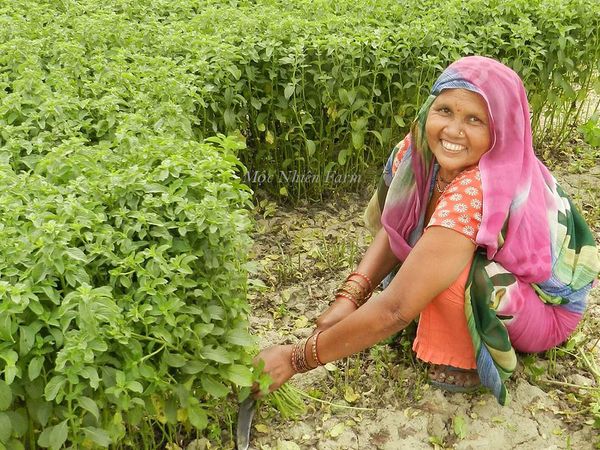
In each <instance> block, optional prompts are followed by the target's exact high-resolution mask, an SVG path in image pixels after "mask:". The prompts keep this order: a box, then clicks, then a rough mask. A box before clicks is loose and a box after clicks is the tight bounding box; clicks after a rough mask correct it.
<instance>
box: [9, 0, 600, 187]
mask: <svg viewBox="0 0 600 450" xmlns="http://www.w3.org/2000/svg"><path fill="white" fill-rule="evenodd" d="M0 11H2V12H3V15H1V16H0V22H3V23H2V24H3V27H2V29H1V31H0V67H3V70H2V71H0V89H4V91H5V93H6V95H4V96H3V98H2V99H1V102H0V120H1V121H2V124H3V126H2V133H0V145H2V146H3V147H5V148H7V149H9V150H10V151H11V152H12V153H13V155H15V159H14V161H13V164H15V165H21V166H26V167H27V168H31V167H33V166H34V165H35V163H36V159H37V158H38V155H39V154H43V153H44V152H46V151H47V150H48V149H49V148H52V147H53V146H55V145H56V144H57V143H60V142H64V140H65V139H68V138H71V137H77V138H81V139H83V140H84V141H86V142H88V143H97V142H105V141H108V142H109V143H110V145H116V144H117V143H118V144H119V145H123V143H125V144H126V143H127V142H126V141H127V140H128V139H130V137H131V136H140V135H144V134H145V133H147V132H148V130H150V131H151V132H153V133H158V134H168V135H173V136H177V137H181V138H183V139H193V140H198V141H201V140H202V139H203V138H204V137H207V136H212V135H213V134H214V133H217V132H221V133H231V132H236V131H238V132H240V133H241V134H242V135H243V136H245V137H246V139H247V142H248V150H247V151H246V152H243V153H242V154H241V158H242V161H243V162H244V164H245V165H246V166H247V167H248V169H249V173H248V174H247V176H246V180H247V181H249V182H255V184H256V183H257V182H260V181H271V182H272V183H271V187H272V188H273V187H274V188H276V189H275V191H276V192H280V193H281V194H283V195H293V196H295V197H309V198H317V197H320V195H321V194H322V193H323V192H324V191H327V190H331V189H335V188H336V187H343V186H341V185H336V182H335V181H336V180H338V181H339V180H341V181H344V180H357V179H359V178H357V177H356V175H359V174H363V173H364V171H365V169H366V168H368V167H369V166H371V165H372V164H373V163H374V162H375V163H377V164H378V163H380V162H381V161H382V160H383V158H384V157H385V154H386V153H387V152H388V150H389V148H390V146H391V145H393V143H394V142H395V141H396V140H397V139H399V138H400V137H401V136H402V134H403V133H405V132H406V130H407V129H408V126H409V124H410V122H411V121H412V120H413V118H414V116H415V111H416V109H417V108H418V107H419V105H420V104H421V102H422V101H423V99H424V97H425V96H426V95H427V92H428V89H429V87H430V85H431V83H432V81H433V80H434V79H435V77H436V76H437V75H438V74H439V73H440V72H441V70H443V68H444V67H445V66H446V65H447V64H448V63H450V62H451V61H453V60H456V59H457V58H459V57H461V56H463V55H469V54H483V55H488V56H491V57H495V58H498V59H500V60H502V61H503V62H505V63H506V64H508V65H509V66H511V67H513V68H514V69H515V70H516V71H517V72H519V74H520V75H521V76H522V78H523V79H524V81H525V84H526V86H527V88H528V92H529V96H530V102H531V106H532V111H533V115H532V121H533V127H534V132H535V137H536V142H537V143H541V142H542V141H546V144H548V143H550V144H553V145H554V147H557V146H558V145H559V144H560V143H561V142H562V141H563V140H565V139H567V138H568V137H569V136H570V135H571V134H572V125H573V124H574V123H575V122H577V120H578V119H579V118H580V117H581V116H585V115H589V114H590V113H591V111H589V110H585V109H584V105H589V102H586V99H587V96H588V93H589V91H590V90H591V89H593V88H595V89H596V90H597V89H598V86H597V82H596V86H594V80H597V72H596V71H597V67H598V64H599V62H600V36H599V31H598V30H599V29H600V4H599V3H598V2H597V1H595V0H537V1H525V0H510V1H498V0H473V1H471V2H468V3H464V2H462V1H459V0H445V1H441V2H440V1H437V2H434V1H431V0H428V1H425V2H420V4H419V5H418V6H415V5H412V4H409V3H406V2H398V1H396V0H370V1H366V2H353V1H350V0H346V1H342V2H334V3H332V2H326V1H323V0H319V1H309V0H299V1H296V2H292V3H290V2H283V1H275V0H271V1H261V2H254V1H249V0H248V1H241V0H240V1H237V2H226V1H215V0H213V1H201V0H196V1H190V0H175V1H166V0H145V1H140V2H127V1H124V0H112V1H109V2H100V1H99V0H87V1H82V2H77V3H74V4H69V6H68V7H66V6H54V7H51V6H49V5H46V4H39V5H32V4H31V2H29V1H27V0H17V1H15V2H10V3H8V4H6V5H5V6H2V7H0ZM4 25H5V26H4ZM595 107H596V108H597V104H596V105H595ZM124 141H125V142H124ZM293 174H300V175H309V174H313V175H314V176H312V177H311V176H307V177H304V178H303V177H298V176H296V177H294V176H293ZM281 175H285V176H283V177H282V176H281ZM353 175H354V176H353ZM290 179H292V180H297V181H300V182H296V183H291V182H290ZM302 180H305V181H306V180H307V181H308V182H304V183H302V182H301V181H302ZM363 180H364V178H363Z"/></svg>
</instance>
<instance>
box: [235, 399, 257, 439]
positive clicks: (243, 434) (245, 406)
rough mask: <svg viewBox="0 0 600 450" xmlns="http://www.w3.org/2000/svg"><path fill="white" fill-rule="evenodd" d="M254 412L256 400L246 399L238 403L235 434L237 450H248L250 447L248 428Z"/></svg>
mask: <svg viewBox="0 0 600 450" xmlns="http://www.w3.org/2000/svg"><path fill="white" fill-rule="evenodd" d="M255 411H256V400H254V399H253V398H252V397H248V398H247V399H246V400H244V401H243V402H242V403H240V410H239V412H238V419H237V429H236V433H235V437H236V446H237V450H248V447H249V446H250V427H251V426H252V418H253V417H254V412H255Z"/></svg>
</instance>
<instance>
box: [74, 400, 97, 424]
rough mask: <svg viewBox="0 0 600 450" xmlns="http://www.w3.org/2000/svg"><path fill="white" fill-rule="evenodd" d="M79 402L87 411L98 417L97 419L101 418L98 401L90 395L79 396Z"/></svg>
mask: <svg viewBox="0 0 600 450" xmlns="http://www.w3.org/2000/svg"><path fill="white" fill-rule="evenodd" d="M77 403H79V406H80V407H81V408H83V409H85V410H86V411H87V412H89V413H90V414H91V415H92V416H94V417H95V418H96V420H100V410H99V409H98V405H96V402H95V401H94V400H92V399H91V398H89V397H78V398H77Z"/></svg>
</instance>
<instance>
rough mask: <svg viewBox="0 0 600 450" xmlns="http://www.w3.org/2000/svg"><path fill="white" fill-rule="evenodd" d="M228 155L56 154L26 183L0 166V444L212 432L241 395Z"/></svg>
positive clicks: (231, 147) (180, 145) (240, 307)
mask: <svg viewBox="0 0 600 450" xmlns="http://www.w3.org/2000/svg"><path fill="white" fill-rule="evenodd" d="M239 148H240V143H239V141H237V140H234V139H224V138H219V139H212V143H205V144H198V143H194V142H191V141H183V140H177V139H169V138H166V137H161V136H158V137H152V136H148V137H146V138H145V139H140V140H139V141H138V142H137V145H136V146H135V147H127V146H124V147H123V148H116V149H111V148H109V147H108V146H106V145H96V146H93V147H89V146H84V145H83V144H82V143H76V142H73V141H71V142H69V143H68V145H63V146H58V147H56V148H55V149H53V150H50V151H48V152H47V153H46V154H44V155H41V156H40V158H39V159H38V161H37V163H36V165H35V171H33V172H31V173H24V172H21V173H17V172H15V171H14V169H13V168H12V167H11V166H10V165H9V164H7V163H6V162H4V163H2V164H1V165H0V178H1V179H2V180H3V189H2V190H1V192H0V216H1V217H2V222H1V223H0V301H1V303H0V338H1V343H0V373H1V374H2V378H3V380H2V381H0V410H1V411H2V412H0V429H1V430H2V431H1V432H0V443H1V444H3V445H4V446H6V447H9V448H23V444H20V443H19V442H24V443H25V445H26V446H27V447H29V448H34V447H35V446H36V443H37V444H38V445H40V446H42V447H50V448H53V449H57V448H60V447H61V446H62V445H63V444H65V443H66V442H68V443H70V444H71V445H73V446H75V447H78V446H87V447H89V446H94V445H95V446H107V445H108V444H109V443H111V442H112V443H117V442H121V441H123V442H127V441H128V440H129V442H130V444H131V445H133V446H134V447H137V448H139V446H136V445H134V444H132V442H131V439H135V435H136V430H138V431H139V429H140V427H142V426H143V425H144V424H145V423H146V424H147V423H148V422H149V421H150V422H152V421H154V422H156V423H166V424H176V423H180V424H182V425H183V426H187V427H192V426H193V427H195V428H196V429H200V430H202V429H205V428H206V427H207V426H208V424H209V420H210V421H211V422H212V424H213V427H215V426H216V427H218V425H219V417H218V414H219V411H221V410H223V408H224V406H223V403H222V398H223V397H225V396H226V395H227V394H228V393H229V392H230V391H231V387H232V386H249V385H250V384H251V383H252V381H253V375H252V373H251V371H250V369H249V368H248V367H249V355H248V347H249V346H252V345H253V341H252V339H251V337H250V335H249V334H248V332H247V320H246V316H247V312H248V306H247V303H246V275H245V274H246V271H245V264H246V262H245V259H244V258H245V254H246V251H247V249H248V245H249V238H248V235H247V233H248V230H249V226H250V220H249V217H248V214H247V206H248V201H249V196H250V194H249V191H248V189H247V188H246V187H245V186H244V185H242V183H241V182H240V180H239V178H238V177H237V176H236V175H235V174H234V171H235V170H237V167H236V166H237V165H238V164H239V163H238V161H237V158H236V156H235V152H236V151H237V150H239ZM213 431H214V430H213ZM126 433H127V434H126Z"/></svg>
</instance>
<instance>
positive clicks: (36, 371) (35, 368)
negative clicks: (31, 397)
mask: <svg viewBox="0 0 600 450" xmlns="http://www.w3.org/2000/svg"><path fill="white" fill-rule="evenodd" d="M42 367H44V357H43V356H36V357H34V358H31V361H29V366H28V367H27V376H28V377H29V380H30V381H33V380H35V379H36V378H37V377H39V376H40V373H41V371H42Z"/></svg>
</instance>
